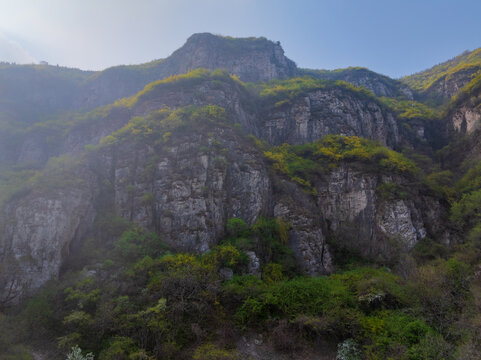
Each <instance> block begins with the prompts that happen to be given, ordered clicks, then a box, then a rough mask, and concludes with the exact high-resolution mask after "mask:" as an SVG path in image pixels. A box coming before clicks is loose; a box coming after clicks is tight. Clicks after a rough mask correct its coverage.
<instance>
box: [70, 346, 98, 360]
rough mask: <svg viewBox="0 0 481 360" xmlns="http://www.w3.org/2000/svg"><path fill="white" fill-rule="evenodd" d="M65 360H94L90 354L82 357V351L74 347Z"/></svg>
mask: <svg viewBox="0 0 481 360" xmlns="http://www.w3.org/2000/svg"><path fill="white" fill-rule="evenodd" d="M66 360H94V355H93V354H92V353H88V354H85V355H82V349H80V348H79V347H78V346H77V345H76V346H74V347H73V348H72V349H71V350H70V352H69V353H68V354H67V358H66Z"/></svg>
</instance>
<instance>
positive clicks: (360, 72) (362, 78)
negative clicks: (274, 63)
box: [300, 67, 413, 100]
mask: <svg viewBox="0 0 481 360" xmlns="http://www.w3.org/2000/svg"><path fill="white" fill-rule="evenodd" d="M300 74H305V75H307V76H312V77H315V78H319V79H328V80H341V81H345V82H347V83H350V84H353V85H355V86H362V87H365V88H366V89H368V90H370V91H372V92H373V93H374V95H376V96H379V97H381V96H386V97H396V96H405V97H406V98H407V99H409V100H412V99H413V94H412V91H411V90H410V89H409V87H407V86H405V85H404V86H403V83H401V82H400V81H397V80H394V79H391V78H389V77H387V76H384V75H381V74H377V73H375V72H374V71H371V70H369V69H366V68H362V67H350V68H347V69H337V70H310V69H301V70H300Z"/></svg>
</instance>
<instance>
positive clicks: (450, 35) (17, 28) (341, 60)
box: [0, 0, 481, 77]
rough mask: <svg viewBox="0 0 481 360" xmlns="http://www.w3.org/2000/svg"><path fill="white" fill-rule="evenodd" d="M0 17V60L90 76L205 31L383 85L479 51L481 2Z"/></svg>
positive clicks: (304, 1)
mask: <svg viewBox="0 0 481 360" xmlns="http://www.w3.org/2000/svg"><path fill="white" fill-rule="evenodd" d="M0 9H1V11H0V60H10V61H12V59H11V58H15V59H17V61H18V62H31V61H34V60H37V61H39V60H46V61H49V62H50V63H53V64H57V63H58V64H60V65H65V66H70V67H78V68H82V69H92V70H99V69H103V68H106V67H108V66H112V65H118V64H136V63H142V62H146V61H150V60H153V59H158V58H162V57H166V56H168V55H169V54H170V53H172V52H173V51H174V50H175V49H177V48H178V47H180V46H182V44H183V43H184V42H185V40H186V39H187V38H188V37H189V36H190V35H191V34H192V33H196V32H206V31H207V32H212V33H216V34H223V35H230V36H240V37H244V36H265V37H267V38H269V39H271V40H275V41H280V42H281V44H282V45H283V47H284V50H285V52H286V55H287V56H288V57H290V58H291V59H292V60H294V61H295V62H296V63H297V64H298V65H299V66H300V67H307V68H317V69H334V68H341V67H347V66H365V67H368V68H370V69H372V70H374V71H377V72H380V73H383V74H386V75H389V76H391V77H400V76H403V75H408V74H411V73H414V72H417V71H421V70H423V69H425V68H428V67H430V66H432V65H435V64H437V63H439V62H442V61H444V60H447V59H449V58H452V57H453V56H455V55H457V54H459V53H461V52H462V51H464V50H466V49H470V50H472V49H475V48H477V47H480V46H481V21H480V20H479V15H480V14H481V1H479V0H477V1H475V0H469V1H468V0H456V1H454V0H451V1H447V0H417V1H411V0H404V1H394V0H384V1H380V0H337V1H334V0H332V1H331V0H295V1H294V0H292V1H284V0H174V1H172V0H169V1H167V0H15V1H11V0H0ZM2 57H3V59H2ZM7 57H10V59H9V58H7Z"/></svg>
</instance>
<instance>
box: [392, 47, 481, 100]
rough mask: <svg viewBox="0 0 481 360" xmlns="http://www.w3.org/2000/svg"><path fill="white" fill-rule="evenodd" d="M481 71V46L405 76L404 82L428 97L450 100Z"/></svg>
mask: <svg viewBox="0 0 481 360" xmlns="http://www.w3.org/2000/svg"><path fill="white" fill-rule="evenodd" d="M480 72H481V48H479V49H476V50H473V51H465V52H464V53H462V54H461V55H458V56H456V57H455V58H453V59H451V60H448V61H446V62H443V63H441V64H439V65H436V66H433V67H432V68H430V69H427V70H424V71H421V72H419V73H417V74H414V75H410V76H405V77H403V78H402V79H401V81H402V82H404V83H405V84H407V85H408V86H410V87H411V88H412V89H413V90H415V91H417V92H419V93H420V94H421V95H422V96H424V97H427V98H433V99H438V100H441V101H445V100H449V99H450V98H452V97H453V96H454V95H455V94H457V93H458V91H459V90H460V89H462V88H463V87H464V86H465V85H466V84H468V83H469V82H470V81H471V80H472V79H473V78H474V77H475V76H476V75H477V74H479V73H480Z"/></svg>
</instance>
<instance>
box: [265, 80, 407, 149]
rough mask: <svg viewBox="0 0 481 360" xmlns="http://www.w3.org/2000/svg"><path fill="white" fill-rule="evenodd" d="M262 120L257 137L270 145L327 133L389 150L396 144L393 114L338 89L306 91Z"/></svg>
mask: <svg viewBox="0 0 481 360" xmlns="http://www.w3.org/2000/svg"><path fill="white" fill-rule="evenodd" d="M262 118H263V119H264V123H263V124H262V125H261V137H262V138H263V139H266V140H267V141H268V142H269V143H271V144H274V145H280V144H282V143H289V144H302V143H306V142H312V141H315V140H317V139H320V138H321V137H323V136H326V135H329V134H339V135H346V136H352V135H355V136H360V137H365V138H368V139H372V140H376V141H378V142H380V143H381V144H383V145H387V146H390V147H393V146H394V145H396V144H397V143H398V142H399V131H398V127H397V123H396V120H395V118H394V116H393V114H391V113H389V112H386V111H384V110H383V109H382V108H381V107H380V106H379V105H378V104H377V103H375V102H374V101H372V100H366V99H362V98H360V97H358V96H354V95H351V94H347V93H345V92H343V91H342V90H341V89H332V90H324V89H320V90H317V91H312V92H309V93H308V94H306V95H305V96H301V97H298V98H297V99H295V100H293V101H292V102H290V103H288V104H286V105H281V106H277V107H274V108H272V109H270V110H269V111H268V112H267V114H265V115H264V116H263V117H262Z"/></svg>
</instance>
